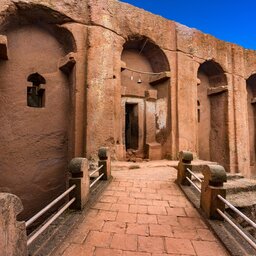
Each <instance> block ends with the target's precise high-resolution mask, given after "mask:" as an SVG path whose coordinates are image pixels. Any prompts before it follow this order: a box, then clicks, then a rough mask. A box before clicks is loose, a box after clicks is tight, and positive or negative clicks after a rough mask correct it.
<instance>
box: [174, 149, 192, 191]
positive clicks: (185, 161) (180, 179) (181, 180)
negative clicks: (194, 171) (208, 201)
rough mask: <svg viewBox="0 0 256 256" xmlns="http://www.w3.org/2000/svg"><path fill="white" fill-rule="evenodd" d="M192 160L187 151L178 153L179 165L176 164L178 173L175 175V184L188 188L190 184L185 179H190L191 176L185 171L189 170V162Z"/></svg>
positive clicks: (190, 154)
mask: <svg viewBox="0 0 256 256" xmlns="http://www.w3.org/2000/svg"><path fill="white" fill-rule="evenodd" d="M192 160H193V154H192V153H191V152H189V151H180V153H179V163H178V173H177V180H176V181H177V183H178V184H179V185H183V186H190V183H189V182H188V180H187V179H186V177H188V178H190V179H191V174H190V173H189V172H188V171H187V168H189V169H190V170H191V168H192V165H191V161H192Z"/></svg>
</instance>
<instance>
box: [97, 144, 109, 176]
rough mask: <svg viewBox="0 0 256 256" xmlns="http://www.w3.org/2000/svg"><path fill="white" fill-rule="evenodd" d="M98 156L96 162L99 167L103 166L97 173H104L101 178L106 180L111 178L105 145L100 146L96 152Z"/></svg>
mask: <svg viewBox="0 0 256 256" xmlns="http://www.w3.org/2000/svg"><path fill="white" fill-rule="evenodd" d="M98 157H99V162H98V165H99V167H100V166H101V165H103V167H102V168H101V169H100V171H99V175H101V174H102V173H103V174H104V175H103V177H102V179H103V180H108V179H110V178H111V160H110V154H109V149H108V148H106V147H102V148H100V149H99V152H98Z"/></svg>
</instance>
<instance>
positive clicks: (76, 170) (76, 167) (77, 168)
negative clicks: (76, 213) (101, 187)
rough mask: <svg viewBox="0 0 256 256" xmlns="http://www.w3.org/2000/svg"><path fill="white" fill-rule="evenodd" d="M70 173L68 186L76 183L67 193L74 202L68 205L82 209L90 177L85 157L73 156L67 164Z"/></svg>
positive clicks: (85, 201) (87, 196)
mask: <svg viewBox="0 0 256 256" xmlns="http://www.w3.org/2000/svg"><path fill="white" fill-rule="evenodd" d="M68 170H69V172H70V174H71V178H70V179H69V186H70V187H71V186H73V185H76V187H75V189H74V190H72V191H71V192H70V194H69V197H70V199H71V198H73V197H75V198H76V200H75V202H74V203H73V204H72V205H71V206H70V208H71V209H75V210H82V209H83V208H84V206H85V204H86V203H87V201H88V198H89V189H90V178H89V172H88V161H87V159H86V158H81V157H77V158H73V159H72V160H71V161H70V163H69V166H68Z"/></svg>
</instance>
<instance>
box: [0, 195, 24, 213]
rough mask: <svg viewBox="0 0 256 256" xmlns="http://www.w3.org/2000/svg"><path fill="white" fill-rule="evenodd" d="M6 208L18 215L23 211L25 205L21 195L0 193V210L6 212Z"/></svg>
mask: <svg viewBox="0 0 256 256" xmlns="http://www.w3.org/2000/svg"><path fill="white" fill-rule="evenodd" d="M6 209H9V210H8V211H7V212H8V213H9V214H14V215H15V216H17V215H18V214H19V213H21V212H22V211H23V205H22V202H21V200H20V198H19V197H17V196H16V195H13V194H9V193H0V212H1V214H6Z"/></svg>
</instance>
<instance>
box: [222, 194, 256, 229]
mask: <svg viewBox="0 0 256 256" xmlns="http://www.w3.org/2000/svg"><path fill="white" fill-rule="evenodd" d="M218 198H219V199H220V200H221V201H222V202H223V203H225V204H226V205H227V206H228V207H229V208H230V209H232V210H233V211H234V212H236V213H237V214H238V215H239V216H240V217H242V218H243V219H244V220H245V221H247V222H248V223H249V224H250V225H251V226H252V227H254V228H256V223H255V222H253V221H252V220H251V219H249V218H248V217H247V216H246V215H244V214H243V213H242V212H241V211H239V210H238V209H237V208H236V207H235V206H234V205H232V204H231V203H230V202H229V201H227V200H226V199H225V198H223V197H222V196H221V195H218Z"/></svg>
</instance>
